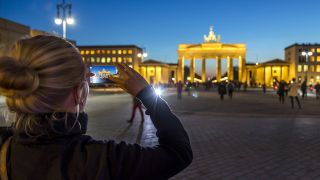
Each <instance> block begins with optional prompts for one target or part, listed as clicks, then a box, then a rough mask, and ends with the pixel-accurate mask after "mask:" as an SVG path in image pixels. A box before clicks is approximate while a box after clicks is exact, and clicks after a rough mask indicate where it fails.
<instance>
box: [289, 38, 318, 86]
mask: <svg viewBox="0 0 320 180" xmlns="http://www.w3.org/2000/svg"><path fill="white" fill-rule="evenodd" d="M285 61H286V62H288V63H290V78H296V79H297V80H298V82H302V81H304V80H307V83H308V84H315V83H316V82H320V44H292V45H290V46H288V47H286V48H285Z"/></svg>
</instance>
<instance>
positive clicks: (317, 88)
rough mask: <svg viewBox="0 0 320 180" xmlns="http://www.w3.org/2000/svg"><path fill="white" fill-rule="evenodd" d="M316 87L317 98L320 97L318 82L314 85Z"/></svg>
mask: <svg viewBox="0 0 320 180" xmlns="http://www.w3.org/2000/svg"><path fill="white" fill-rule="evenodd" d="M314 89H315V90H316V98H317V99H319V97H320V84H319V82H317V84H316V85H315V86H314Z"/></svg>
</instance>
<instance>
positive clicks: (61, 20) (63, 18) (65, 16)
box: [54, 0, 74, 39]
mask: <svg viewBox="0 0 320 180" xmlns="http://www.w3.org/2000/svg"><path fill="white" fill-rule="evenodd" d="M71 8H72V5H71V4H66V2H65V0H62V4H58V5H57V17H56V18H55V19H54V22H55V23H56V24H57V25H61V24H62V30H63V38H64V39H66V38H67V24H69V25H72V24H74V19H73V18H72V16H71ZM60 11H61V12H62V13H60ZM67 11H68V13H67Z"/></svg>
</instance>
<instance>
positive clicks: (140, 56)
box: [137, 50, 148, 61]
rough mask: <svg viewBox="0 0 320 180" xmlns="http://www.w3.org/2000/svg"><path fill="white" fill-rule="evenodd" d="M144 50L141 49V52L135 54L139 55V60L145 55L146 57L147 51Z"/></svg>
mask: <svg viewBox="0 0 320 180" xmlns="http://www.w3.org/2000/svg"><path fill="white" fill-rule="evenodd" d="M144 51H145V50H142V52H139V53H138V54H137V56H138V57H139V58H141V61H143V58H145V57H147V56H148V53H146V52H144Z"/></svg>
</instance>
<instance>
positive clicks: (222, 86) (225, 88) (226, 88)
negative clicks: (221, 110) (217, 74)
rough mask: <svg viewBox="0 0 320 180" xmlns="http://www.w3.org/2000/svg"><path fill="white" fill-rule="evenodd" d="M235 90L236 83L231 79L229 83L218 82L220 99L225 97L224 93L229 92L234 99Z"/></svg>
mask: <svg viewBox="0 0 320 180" xmlns="http://www.w3.org/2000/svg"><path fill="white" fill-rule="evenodd" d="M233 91H234V83H233V82H232V81H229V82H228V83H225V82H220V83H219V84H218V93H219V95H220V100H223V99H224V95H225V94H228V96H229V98H230V99H232V96H233Z"/></svg>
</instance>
